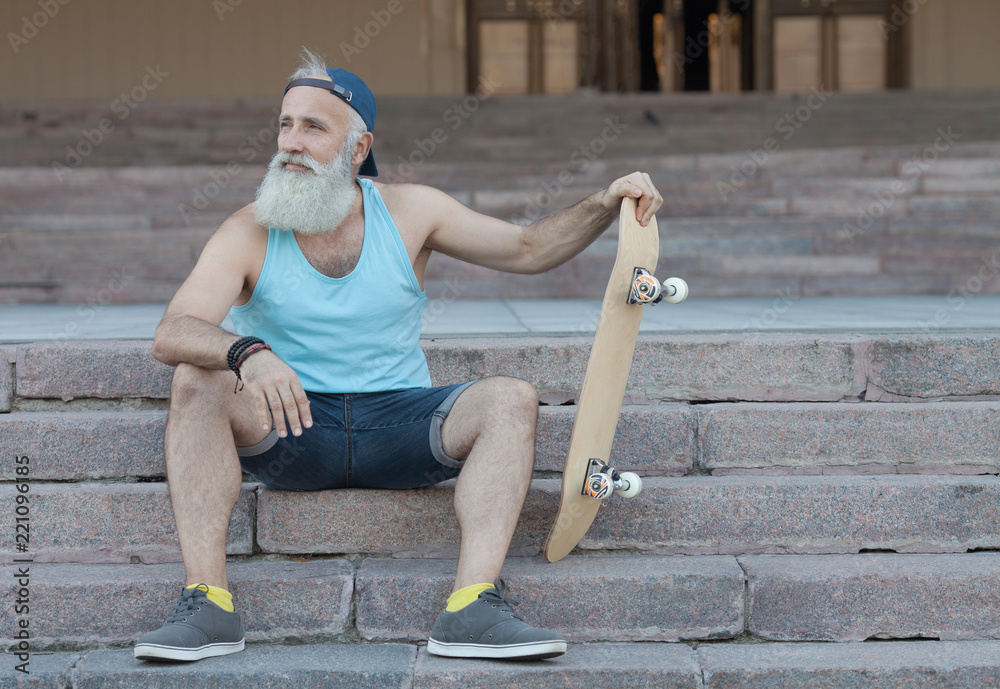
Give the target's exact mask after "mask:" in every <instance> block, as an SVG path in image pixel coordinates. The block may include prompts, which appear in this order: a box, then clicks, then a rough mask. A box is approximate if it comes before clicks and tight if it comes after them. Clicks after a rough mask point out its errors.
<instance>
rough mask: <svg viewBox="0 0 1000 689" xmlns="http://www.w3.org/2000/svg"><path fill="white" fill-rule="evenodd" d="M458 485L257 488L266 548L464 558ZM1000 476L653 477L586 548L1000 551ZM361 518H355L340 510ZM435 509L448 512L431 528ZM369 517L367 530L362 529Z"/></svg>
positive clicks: (533, 542)
mask: <svg viewBox="0 0 1000 689" xmlns="http://www.w3.org/2000/svg"><path fill="white" fill-rule="evenodd" d="M560 486H561V481H560V480H559V479H535V480H534V481H532V484H531V488H530V489H529V491H528V495H527V499H526V502H525V506H524V509H523V510H522V512H521V518H520V521H519V522H518V526H517V529H516V530H515V533H514V537H513V541H512V544H511V553H512V554H517V555H535V554H538V553H539V552H540V551H541V545H542V544H543V543H544V541H545V538H546V536H547V535H548V532H549V529H550V527H551V526H552V523H553V519H554V517H555V512H556V507H557V505H558V496H559V491H560ZM452 498H453V482H451V481H449V482H446V483H442V484H439V485H438V486H435V487H432V488H425V489H420V490H412V491H371V490H341V491H321V492H313V493H294V492H283V491H275V490H270V489H267V488H264V487H261V488H259V489H258V500H257V532H256V536H257V544H258V546H259V547H260V549H261V550H262V551H264V552H269V553H281V554H300V553H313V554H340V553H370V554H371V553H383V554H392V555H395V556H397V557H411V556H416V557H454V556H456V554H457V548H458V543H459V529H458V524H457V522H456V521H455V519H454V518H453V516H452V514H453V511H452ZM998 509H1000V482H998V481H997V478H996V476H718V477H714V476H713V477H704V476H701V477H698V476H692V477H678V478H671V477H647V478H646V479H645V480H644V481H643V491H642V493H641V494H640V495H639V496H637V497H636V498H634V499H632V500H624V499H615V500H612V501H610V502H608V503H606V504H605V505H603V506H602V508H601V511H600V513H599V514H598V516H597V519H596V520H595V522H594V524H593V525H592V526H591V528H590V530H589V531H588V532H587V535H586V536H585V537H584V539H583V540H582V541H581V542H580V545H579V546H578V547H579V548H580V550H581V551H582V552H586V551H619V552H635V551H637V550H638V551H641V552H647V553H651V554H697V555H719V554H762V553H776V554H787V553H813V554H815V553H857V552H860V551H862V550H873V549H875V550H891V551H896V552H920V553H956V552H957V553H961V552H965V551H967V550H973V549H994V548H997V547H1000V536H998V535H997V533H996V529H995V528H994V524H995V514H996V512H997V510H998ZM340 514H352V515H355V520H354V522H352V523H348V522H346V521H344V520H337V519H334V518H332V516H331V515H340ZM427 514H438V515H440V518H439V519H437V520H436V521H435V524H434V528H433V529H428V528H427V520H426V515H427ZM357 523H363V524H365V528H364V529H360V528H358V527H357V526H356V524H357Z"/></svg>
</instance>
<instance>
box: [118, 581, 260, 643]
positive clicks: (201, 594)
mask: <svg viewBox="0 0 1000 689" xmlns="http://www.w3.org/2000/svg"><path fill="white" fill-rule="evenodd" d="M202 586H205V585H204V584H199V585H198V586H197V587H195V588H193V589H184V590H183V591H181V597H180V598H179V599H177V605H176V606H175V607H174V611H173V612H172V613H170V617H168V618H167V621H166V623H165V624H164V625H163V626H162V627H160V628H159V629H157V630H156V631H153V632H149V633H148V634H143V635H142V636H141V637H139V640H138V641H136V642H135V657H136V658H138V659H140V660H201V659H202V658H208V657H210V656H224V655H227V654H229V653H238V652H239V651H242V650H243V621H242V620H241V619H240V614H239V613H238V612H227V611H225V610H223V609H222V608H220V607H219V606H218V605H216V604H215V603H213V602H212V601H210V600H209V599H208V597H207V594H208V587H207V586H206V587H205V588H202Z"/></svg>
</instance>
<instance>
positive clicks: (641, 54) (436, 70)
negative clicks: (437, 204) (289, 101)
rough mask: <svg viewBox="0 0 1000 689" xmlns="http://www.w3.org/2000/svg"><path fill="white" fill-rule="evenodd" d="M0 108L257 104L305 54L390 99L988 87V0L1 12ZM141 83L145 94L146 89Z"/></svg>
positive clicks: (317, 1)
mask: <svg viewBox="0 0 1000 689" xmlns="http://www.w3.org/2000/svg"><path fill="white" fill-rule="evenodd" d="M0 25H2V26H3V27H4V32H5V36H6V42H7V46H5V47H4V48H3V50H5V51H7V55H6V57H5V58H4V60H3V61H2V62H0V90H2V93H3V94H4V98H5V99H6V100H7V101H32V100H72V99H111V98H116V97H118V96H120V95H121V94H122V93H127V92H129V90H130V89H135V88H136V85H138V84H142V83H143V79H146V80H147V81H148V80H149V79H148V74H150V73H151V70H152V73H155V74H157V75H159V76H158V81H157V82H156V85H155V88H144V89H142V90H143V91H144V92H145V94H146V97H149V98H154V99H165V98H173V99H177V98H197V99H203V98H240V97H248V98H252V97H258V96H270V95H273V94H274V93H275V90H276V89H277V88H279V87H280V86H281V85H282V84H283V83H284V81H285V79H286V78H287V75H288V74H289V73H290V72H291V71H292V70H293V69H294V68H295V66H296V64H297V53H298V51H299V48H300V46H307V47H309V48H310V49H313V50H317V51H319V52H322V53H323V54H325V55H326V56H327V58H328V59H329V62H330V63H331V64H332V65H335V66H338V67H344V68H347V69H352V70H355V71H358V72H359V73H361V74H363V75H364V76H365V77H366V78H367V79H368V80H369V82H370V83H371V85H372V87H373V89H374V90H375V91H376V92H377V93H380V94H385V95H434V94H458V93H463V92H473V91H475V89H476V88H477V85H478V84H479V82H480V79H481V78H490V79H491V80H492V81H493V82H494V83H496V84H498V86H497V87H496V93H498V94H505V93H506V94H563V93H570V92H574V91H577V90H580V89H590V90H595V91H605V92H633V91H641V90H642V91H715V92H727V91H759V90H763V91H769V90H775V91H798V90H808V89H810V88H813V87H816V88H822V89H826V90H836V91H871V90H884V89H914V90H983V89H987V90H993V89H997V88H1000V69H998V68H997V67H998V66H1000V42H998V41H995V40H993V36H992V32H993V30H994V29H993V28H992V27H996V26H1000V2H996V0H355V1H351V2H346V1H336V2H335V1H331V0H280V1H279V0H170V1H169V2H165V1H163V0H7V1H6V2H4V3H2V4H0ZM149 85H151V84H147V86H149Z"/></svg>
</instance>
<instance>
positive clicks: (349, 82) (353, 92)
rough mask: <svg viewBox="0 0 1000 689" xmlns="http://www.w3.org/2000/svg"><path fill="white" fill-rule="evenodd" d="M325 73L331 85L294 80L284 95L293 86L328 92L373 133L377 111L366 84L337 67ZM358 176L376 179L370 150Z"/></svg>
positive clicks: (315, 81) (373, 159)
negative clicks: (356, 114) (345, 105)
mask: <svg viewBox="0 0 1000 689" xmlns="http://www.w3.org/2000/svg"><path fill="white" fill-rule="evenodd" d="M326 73H327V74H328V75H330V78H331V79H332V80H333V83H332V84H331V83H330V82H329V81H326V80H324V79H295V80H294V81H291V82H289V83H288V86H286V87H285V93H288V89H290V88H292V87H295V86H313V87H315V88H319V89H323V90H324V91H329V92H330V93H332V94H333V95H335V96H337V97H338V98H340V99H341V100H342V101H344V102H345V103H347V104H348V105H350V106H351V107H352V108H354V111H355V112H357V113H358V114H359V115H361V119H362V120H364V122H365V127H366V128H367V129H368V131H370V132H372V133H374V131H375V113H376V112H377V110H378V109H377V108H376V107H375V96H373V95H372V92H371V89H369V88H368V84H366V83H365V82H364V80H362V79H361V77H359V76H358V75H357V74H354V73H353V72H348V71H347V70H346V69H340V68H339V67H338V68H334V67H331V68H329V69H327V70H326ZM358 174H359V175H364V176H365V177H378V168H376V167H375V154H374V153H373V152H372V150H371V149H368V157H367V158H365V162H363V163H361V169H359V170H358Z"/></svg>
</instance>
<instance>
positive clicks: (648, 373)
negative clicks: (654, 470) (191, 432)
mask: <svg viewBox="0 0 1000 689" xmlns="http://www.w3.org/2000/svg"><path fill="white" fill-rule="evenodd" d="M792 303H794V302H793V301H792ZM693 305H694V302H690V303H685V304H682V305H680V306H679V307H677V308H693ZM778 306H780V307H781V308H785V304H784V302H782V303H781V304H779V305H778ZM442 308H448V303H443V304H442ZM661 308H663V309H666V308H669V307H667V306H663V307H661ZM594 315H595V317H596V315H597V314H596V313H595V314H594ZM767 317H768V313H767V311H764V312H762V313H761V317H760V318H759V319H750V320H748V322H747V328H746V329H745V330H744V331H736V332H725V333H713V334H702V333H678V334H672V335H644V336H641V337H640V338H639V342H638V344H637V347H636V352H635V358H634V360H633V364H632V371H631V375H630V378H629V383H628V389H629V397H628V402H630V403H640V402H646V403H649V402H656V401H660V402H667V401H697V402H732V401H757V402H840V401H850V402H856V401H861V400H864V401H880V402H888V401H912V402H921V403H923V402H930V401H935V400H940V401H944V400H948V401H963V400H965V401H991V400H996V399H997V397H998V396H1000V335H998V334H996V333H993V332H990V331H983V332H967V333H966V332H948V331H946V330H945V328H946V326H947V322H948V318H949V316H948V309H947V308H942V309H940V312H938V313H933V314H932V313H928V314H927V318H928V321H927V323H926V324H925V325H926V328H925V329H924V330H923V331H922V332H909V333H907V332H901V333H892V334H836V333H832V334H831V333H802V332H799V333H796V332H787V333H786V332H769V331H767V330H766V328H767V327H768V325H769V322H767ZM754 321H759V322H758V323H757V324H756V325H755V322H754ZM593 327H594V323H593V322H581V323H580V332H581V333H583V332H586V331H588V330H592V329H593ZM755 328H757V329H761V330H760V331H755ZM939 330H940V332H939ZM591 343H592V338H591V337H590V336H580V337H576V336H551V337H545V336H532V337H520V336H519V337H457V338H429V339H425V340H423V341H422V342H421V344H422V346H423V349H424V352H425V354H426V356H427V360H428V365H429V367H430V372H431V377H432V380H433V381H434V383H435V384H436V385H447V384H450V383H458V382H463V381H467V380H478V379H480V378H484V377H488V376H492V375H509V376H515V377H519V378H523V379H525V380H527V381H529V382H531V383H532V384H533V385H534V386H535V387H536V388H537V389H538V390H539V394H540V396H541V399H542V401H543V402H544V403H549V404H564V403H566V402H569V401H572V400H574V399H575V398H576V395H577V394H578V390H579V387H580V385H581V384H582V381H583V377H584V371H585V368H586V361H587V357H588V353H589V349H590V346H591ZM150 347H151V344H150V342H148V341H143V340H101V341H70V340H66V341H59V340H56V341H51V342H35V343H28V344H23V345H8V346H6V347H4V348H0V353H2V356H3V357H4V358H6V360H7V361H8V365H7V366H3V365H2V363H0V386H3V387H0V402H2V401H3V400H4V399H7V400H11V403H10V405H8V406H12V407H13V408H14V409H15V410H18V409H19V408H21V407H31V408H32V409H35V410H38V411H41V410H42V409H40V408H38V405H37V404H35V403H34V402H32V400H63V401H68V400H73V399H75V398H82V399H95V398H99V399H107V400H112V399H117V400H121V399H143V398H151V399H165V398H166V397H167V395H168V393H169V389H170V377H171V375H172V369H171V368H170V367H168V366H165V365H163V364H160V363H158V362H156V361H155V360H153V359H152V357H151V355H150ZM3 372H6V373H7V376H8V378H9V379H8V380H6V381H5V380H4V378H3V376H2V373H3ZM15 390H16V395H15ZM33 404H34V405H35V406H32V405H33ZM0 409H2V407H0Z"/></svg>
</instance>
